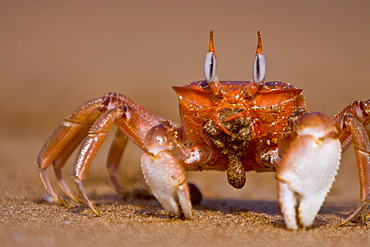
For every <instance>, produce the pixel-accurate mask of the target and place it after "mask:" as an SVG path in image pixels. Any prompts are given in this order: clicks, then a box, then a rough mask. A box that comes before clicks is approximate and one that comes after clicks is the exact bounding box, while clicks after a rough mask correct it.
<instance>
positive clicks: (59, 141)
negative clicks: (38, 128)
mask: <svg viewBox="0 0 370 247" xmlns="http://www.w3.org/2000/svg"><path fill="white" fill-rule="evenodd" d="M101 104H102V100H101V99H95V100H91V101H89V102H87V103H86V104H84V105H82V106H81V107H79V108H78V109H77V110H76V111H75V112H74V113H72V114H71V115H70V116H69V117H67V118H66V119H65V120H64V122H62V123H61V124H60V125H59V126H58V127H57V128H56V129H55V131H54V132H53V134H52V135H51V136H50V137H49V139H48V140H47V142H46V143H45V144H44V146H43V147H42V149H41V151H40V153H39V155H38V157H37V159H36V165H37V166H38V167H39V172H40V177H41V181H42V183H43V185H44V187H45V189H46V190H47V192H48V193H49V194H50V195H51V196H52V197H53V198H54V200H55V201H56V202H57V203H58V204H61V205H64V204H65V203H64V202H63V200H62V199H60V198H59V197H58V195H57V194H56V193H55V192H54V189H53V188H52V186H51V183H50V180H49V177H48V175H47V173H46V169H47V168H48V167H49V166H50V165H51V164H52V163H53V162H54V161H55V159H56V158H57V157H58V156H59V155H60V154H61V153H63V150H64V149H65V148H66V146H68V144H69V143H70V142H71V140H73V138H74V137H75V136H76V135H78V134H79V133H80V132H81V131H82V130H83V129H84V127H85V125H86V124H87V123H88V122H91V121H93V120H94V119H95V118H97V117H98V116H99V115H100V112H99V111H98V109H99V106H100V105H101Z"/></svg>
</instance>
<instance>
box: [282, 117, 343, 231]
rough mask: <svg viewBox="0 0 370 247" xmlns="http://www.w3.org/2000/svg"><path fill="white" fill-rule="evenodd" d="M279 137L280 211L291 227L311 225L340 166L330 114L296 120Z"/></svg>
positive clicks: (337, 145) (339, 149)
mask: <svg viewBox="0 0 370 247" xmlns="http://www.w3.org/2000/svg"><path fill="white" fill-rule="evenodd" d="M292 128H293V129H292V131H291V133H290V134H289V135H287V136H285V137H284V138H282V139H281V140H280V143H279V155H280V156H281V158H282V159H281V162H280V164H279V166H278V169H277V173H276V177H277V179H278V195H279V203H280V207H281V212H282V213H283V215H284V220H285V224H286V226H287V227H288V228H289V229H292V230H296V229H298V222H297V216H296V204H297V203H299V207H298V219H299V222H300V223H301V225H302V226H303V227H304V228H306V227H309V226H310V225H311V224H312V222H313V220H314V219H315V216H316V215H317V213H318V211H319V210H320V208H321V205H322V204H323V202H324V200H325V197H326V195H327V193H328V192H329V190H330V188H331V186H332V183H333V182H334V178H335V175H336V173H337V170H338V168H339V163H340V156H341V144H340V141H339V139H338V131H337V128H336V127H335V126H334V125H333V124H332V122H331V120H330V118H329V117H327V116H326V115H324V114H322V113H317V112H312V113H307V114H305V115H303V116H302V117H300V118H298V119H297V120H295V121H294V122H293V125H292Z"/></svg>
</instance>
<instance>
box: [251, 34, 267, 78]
mask: <svg viewBox="0 0 370 247" xmlns="http://www.w3.org/2000/svg"><path fill="white" fill-rule="evenodd" d="M265 74H266V60H265V56H264V55H263V53H262V39H261V32H260V31H258V44H257V49H256V56H255V57H254V64H253V81H254V83H256V84H259V83H261V82H263V81H264V79H265Z"/></svg>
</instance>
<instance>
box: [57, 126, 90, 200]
mask: <svg viewBox="0 0 370 247" xmlns="http://www.w3.org/2000/svg"><path fill="white" fill-rule="evenodd" d="M91 125H92V123H89V124H86V126H84V129H83V130H81V131H80V132H79V133H78V134H77V135H76V136H75V137H74V138H73V139H72V140H71V141H70V142H69V143H68V145H66V147H65V148H64V149H63V151H62V152H60V153H59V155H58V156H57V158H56V159H55V160H54V162H53V168H54V174H55V176H56V178H57V181H58V184H59V186H60V187H61V188H62V190H63V191H64V193H66V194H67V195H68V197H69V198H71V199H72V200H74V201H75V202H77V203H81V200H80V198H78V196H77V195H74V194H73V192H72V191H71V190H70V189H69V187H68V186H67V184H66V183H65V182H64V179H63V175H62V168H63V166H64V165H65V163H66V162H67V160H68V158H69V157H70V156H71V154H72V153H73V151H74V150H75V149H76V148H77V146H78V145H79V144H80V143H81V142H82V140H83V139H84V138H85V136H86V134H87V131H88V130H89V129H90V127H91Z"/></svg>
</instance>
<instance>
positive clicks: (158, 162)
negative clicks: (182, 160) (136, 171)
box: [141, 151, 192, 219]
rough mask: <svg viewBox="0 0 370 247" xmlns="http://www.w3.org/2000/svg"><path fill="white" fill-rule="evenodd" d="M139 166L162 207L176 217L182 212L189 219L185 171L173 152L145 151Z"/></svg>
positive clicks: (188, 196)
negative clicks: (154, 152) (153, 153)
mask: <svg viewBox="0 0 370 247" xmlns="http://www.w3.org/2000/svg"><path fill="white" fill-rule="evenodd" d="M141 167H142V171H143V174H144V177H145V180H146V182H147V183H148V185H149V187H150V189H151V190H152V192H153V194H154V196H155V197H156V198H157V200H158V201H159V202H160V203H161V204H162V206H163V207H164V209H165V210H167V211H168V212H170V213H173V214H175V215H176V216H178V217H180V216H182V214H183V216H184V217H185V218H187V219H191V218H192V213H191V202H190V194H189V188H188V185H187V183H186V173H185V170H184V168H183V167H182V166H181V164H179V162H178V161H177V159H176V158H175V157H174V156H173V154H172V153H171V152H169V151H161V152H159V153H158V154H155V155H152V154H150V153H145V154H143V156H142V157H141ZM177 200H178V202H179V205H180V208H179V206H178V203H177ZM179 209H181V210H179Z"/></svg>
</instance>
